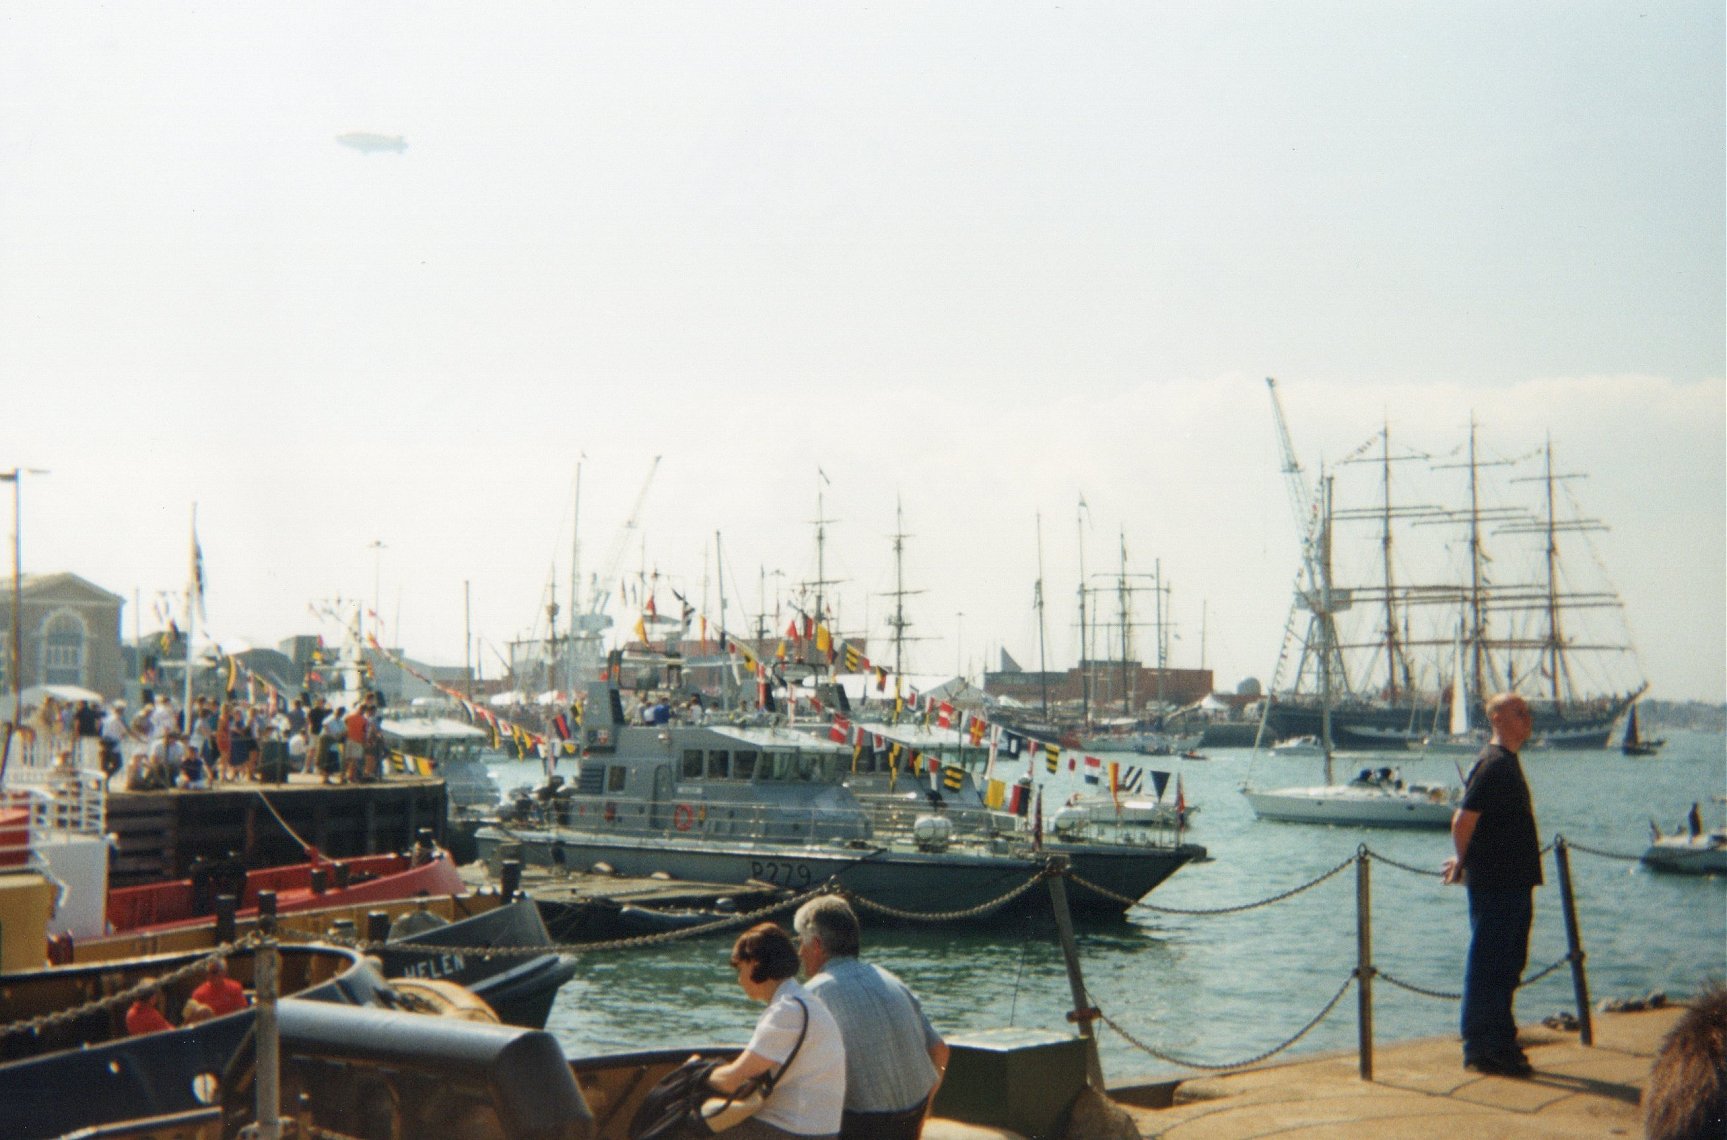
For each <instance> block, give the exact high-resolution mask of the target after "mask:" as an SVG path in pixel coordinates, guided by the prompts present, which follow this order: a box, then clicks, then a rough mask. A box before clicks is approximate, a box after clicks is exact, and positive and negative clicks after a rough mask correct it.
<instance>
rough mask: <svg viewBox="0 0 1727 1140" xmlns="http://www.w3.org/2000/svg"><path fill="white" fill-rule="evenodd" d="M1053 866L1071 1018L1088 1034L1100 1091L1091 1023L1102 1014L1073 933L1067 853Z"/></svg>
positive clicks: (1088, 1065) (1053, 903) (1089, 1075)
mask: <svg viewBox="0 0 1727 1140" xmlns="http://www.w3.org/2000/svg"><path fill="white" fill-rule="evenodd" d="M1048 866H1049V869H1050V871H1052V872H1054V873H1053V874H1051V875H1050V876H1049V901H1050V909H1051V910H1053V911H1054V912H1055V930H1056V934H1057V936H1058V937H1059V938H1060V939H1061V956H1062V958H1063V959H1065V960H1066V962H1067V984H1068V987H1069V988H1070V989H1071V990H1072V991H1073V1012H1072V1013H1070V1014H1068V1015H1067V1019H1068V1020H1069V1021H1072V1022H1076V1023H1078V1025H1079V1035H1080V1036H1081V1037H1083V1038H1085V1074H1086V1080H1087V1081H1088V1082H1089V1083H1090V1085H1091V1087H1092V1088H1094V1089H1096V1090H1097V1091H1099V1092H1102V1091H1103V1089H1104V1084H1103V1062H1102V1061H1101V1060H1099V1059H1098V1055H1097V1035H1096V1034H1094V1033H1093V1032H1092V1030H1091V1023H1092V1021H1093V1020H1095V1019H1096V1018H1097V1017H1098V1011H1097V1010H1096V1009H1094V1008H1093V1007H1091V1006H1090V1005H1088V1004H1086V1000H1085V979H1084V978H1083V977H1081V976H1080V972H1079V945H1078V944H1077V943H1076V942H1075V941H1074V937H1073V916H1072V915H1071V914H1069V913H1068V909H1067V882H1066V874H1067V856H1065V855H1052V856H1050V857H1049V864H1048Z"/></svg>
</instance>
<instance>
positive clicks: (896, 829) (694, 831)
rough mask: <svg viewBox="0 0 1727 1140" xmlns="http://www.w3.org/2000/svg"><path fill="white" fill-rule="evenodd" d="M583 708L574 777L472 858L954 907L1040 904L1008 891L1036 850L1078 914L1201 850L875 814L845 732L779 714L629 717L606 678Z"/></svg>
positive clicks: (959, 911) (533, 801)
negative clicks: (703, 720)
mask: <svg viewBox="0 0 1727 1140" xmlns="http://www.w3.org/2000/svg"><path fill="white" fill-rule="evenodd" d="M585 709H586V713H585V720H584V724H583V726H582V730H581V745H582V754H581V761H580V769H579V773H578V775H577V778H576V780H575V783H574V784H573V785H569V784H560V783H558V782H557V779H556V778H555V777H554V781H553V783H552V784H550V785H548V786H547V787H546V788H543V789H541V790H540V792H539V793H538V794H537V795H535V796H533V797H530V798H528V800H526V801H523V802H519V803H518V804H517V805H515V809H514V810H513V811H510V810H506V811H505V812H503V813H501V814H500V818H499V820H498V821H497V822H496V823H494V824H492V825H489V826H484V827H481V828H480V829H479V831H478V832H477V834H476V841H477V845H478V849H479V856H480V858H482V859H485V860H487V861H488V862H494V863H495V862H496V861H497V860H498V859H500V858H502V857H503V856H505V855H509V856H512V857H516V858H520V859H521V860H522V861H523V862H524V863H526V864H528V865H530V866H549V867H554V868H555V867H566V868H568V869H570V870H572V871H588V870H592V869H593V868H594V866H595V865H596V864H605V865H607V866H609V867H610V868H612V869H613V870H614V871H616V872H617V873H619V874H623V875H637V876H647V875H653V874H656V873H664V874H667V875H670V876H672V877H673V878H678V879H688V880H693V881H701V882H710V883H746V882H750V881H752V880H753V881H757V882H762V883H770V884H773V885H776V886H780V887H785V888H789V889H792V890H799V891H801V890H808V889H811V888H814V887H817V886H820V885H821V884H823V883H826V882H829V881H830V880H837V882H838V883H839V884H840V885H842V886H843V887H845V888H846V889H847V890H849V891H851V892H853V893H855V894H856V895H859V896H861V897H863V898H865V899H867V900H869V901H871V902H875V903H879V904H882V905H884V906H888V907H893V908H896V909H899V910H903V911H907V912H913V913H916V914H919V915H934V914H941V915H945V916H949V917H952V918H954V919H956V920H958V919H986V918H994V917H1004V916H1006V915H1009V914H1015V913H1024V912H1027V911H1033V910H1041V911H1046V912H1047V909H1048V907H1049V900H1048V896H1047V894H1046V893H1045V892H1044V891H1042V890H1031V891H1024V892H1020V893H1018V894H1017V895H1016V894H1014V893H1013V892H1014V889H1015V888H1016V887H1018V886H1021V885H1023V884H1025V883H1026V882H1027V881H1028V880H1029V879H1030V878H1031V877H1032V876H1033V875H1034V874H1036V873H1037V872H1038V871H1040V870H1041V869H1042V868H1043V867H1044V866H1045V865H1046V863H1047V861H1048V857H1049V856H1050V855H1058V854H1059V855H1063V856H1066V857H1067V858H1068V860H1069V863H1070V866H1071V869H1072V874H1073V878H1072V879H1070V881H1069V889H1068V891H1067V896H1068V901H1069V906H1070V908H1071V909H1072V911H1073V912H1074V913H1075V914H1079V915H1119V914H1121V913H1122V912H1123V911H1125V910H1126V909H1127V908H1128V907H1129V906H1131V905H1132V904H1133V903H1134V902H1135V901H1137V900H1139V899H1140V898H1142V897H1144V896H1145V895H1146V894H1147V893H1148V892H1150V891H1151V890H1152V889H1153V888H1154V887H1156V886H1157V885H1158V884H1159V883H1161V882H1163V881H1164V880H1165V879H1167V878H1168V877H1169V876H1170V875H1172V874H1174V873H1175V871H1176V870H1177V869H1178V868H1180V867H1181V866H1182V864H1184V863H1187V862H1189V861H1191V860H1194V859H1200V858H1203V857H1204V856H1205V849H1204V848H1203V847H1199V846H1197V845H1195V844H1190V843H1183V842H1180V841H1179V834H1178V833H1176V832H1173V831H1172V832H1170V833H1168V835H1167V837H1166V839H1165V841H1162V842H1146V841H1144V840H1143V838H1141V839H1140V840H1139V841H1137V842H1132V843H1125V842H1121V843H1113V842H1101V841H1099V842H1085V841H1069V840H1067V839H1065V838H1064V839H1051V838H1040V837H1034V836H1032V835H1028V834H1024V833H1019V832H1008V831H997V830H994V829H973V828H971V827H968V826H964V825H963V822H962V823H961V824H959V825H956V820H955V819H953V818H949V817H948V815H947V813H945V812H944V811H942V810H941V809H940V806H939V805H937V804H932V805H931V809H930V811H929V812H927V813H922V814H916V815H911V816H908V815H907V814H906V813H904V812H898V813H892V814H888V813H883V812H881V811H879V810H873V809H872V808H871V807H870V806H869V805H867V804H866V803H865V802H864V801H862V800H860V799H859V798H858V797H857V796H855V795H854V794H853V793H852V791H851V790H850V789H849V788H848V787H846V786H845V780H846V778H847V777H848V776H849V775H850V772H851V765H852V751H851V749H850V748H849V747H846V746H845V745H842V744H838V743H834V742H832V741H830V740H825V739H820V738H817V737H814V736H811V735H810V734H808V733H807V732H801V731H794V730H791V729H788V728H785V727H783V726H778V725H730V724H714V723H708V724H695V723H687V722H680V721H676V720H670V721H668V722H667V723H662V724H628V723H625V718H624V715H623V710H622V703H621V700H620V698H619V694H618V691H617V689H616V688H613V687H611V686H606V685H596V686H593V687H592V688H590V691H589V695H588V701H587V703H586V705H585ZM1094 887H1095V888H1101V890H1098V889H1094Z"/></svg>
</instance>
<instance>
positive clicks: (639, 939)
mask: <svg viewBox="0 0 1727 1140" xmlns="http://www.w3.org/2000/svg"><path fill="white" fill-rule="evenodd" d="M1055 873H1056V872H1054V871H1052V870H1051V869H1050V868H1049V867H1048V866H1047V865H1046V866H1044V867H1042V868H1040V869H1038V870H1037V871H1035V872H1033V873H1032V874H1031V875H1030V876H1029V877H1028V878H1027V879H1026V880H1025V882H1023V883H1020V884H1019V885H1017V886H1015V887H1013V888H1012V889H1011V890H1008V891H1007V892H1005V893H1003V894H1001V895H999V896H997V897H995V898H993V899H989V900H987V901H985V902H981V903H979V904H977V905H976V906H973V907H968V908H966V909H964V910H942V911H919V910H905V909H903V908H900V907H893V906H889V905H887V904H886V903H880V902H876V901H875V900H874V899H870V898H867V897H865V896H863V895H860V894H858V893H857V892H855V891H853V890H851V889H850V888H848V887H846V886H845V885H844V884H842V883H841V882H839V880H837V879H829V880H828V881H827V882H825V883H823V884H822V885H821V886H819V887H816V888H814V889H812V890H809V891H805V892H804V893H803V894H801V895H794V896H793V897H791V898H789V899H781V900H780V901H778V902H774V903H769V904H768V905H767V906H763V907H758V908H757V909H755V910H749V911H741V912H739V913H738V914H732V915H726V916H724V917H722V918H717V919H715V920H714V921H712V922H705V923H700V924H698V925H695V926H686V927H681V928H679V929H677V930H662V931H656V932H654V933H652V934H637V935H631V936H630V937H627V938H613V939H608V940H606V941H602V942H567V943H566V942H552V943H542V944H540V945H537V946H451V945H448V944H445V943H420V942H377V941H368V940H366V939H362V938H357V937H353V936H350V935H345V934H330V933H327V934H306V933H299V932H295V933H291V934H285V935H283V937H285V938H289V939H293V940H296V941H299V942H305V943H310V942H327V943H334V944H336V945H340V946H347V947H351V948H353V949H355V950H360V951H362V952H365V953H375V952H377V951H379V950H382V949H385V948H388V949H389V950H391V951H392V952H395V953H407V954H426V955H434V954H463V955H475V956H487V955H490V956H494V957H521V958H537V957H539V956H540V955H542V954H571V955H576V954H587V953H593V952H595V951H610V950H630V949H635V948H637V947H642V946H663V945H667V944H669V943H673V942H681V941H683V940H684V939H687V938H703V937H706V936H707V935H710V934H716V933H718V932H720V931H722V930H728V929H733V928H736V927H743V926H753V925H755V924H756V923H758V922H762V921H764V920H765V919H767V918H770V917H772V916H773V915H776V914H782V913H785V912H787V911H792V910H796V909H797V908H798V907H800V906H802V905H803V904H804V903H806V902H808V901H810V900H811V899H813V898H816V897H818V896H820V895H828V894H837V895H842V896H844V897H845V898H846V899H847V900H848V901H849V902H851V903H853V904H854V905H856V906H857V907H859V908H860V909H863V910H868V911H872V912H874V913H876V914H881V915H885V916H888V917H890V918H895V919H899V920H901V921H905V922H928V923H944V922H955V921H960V920H964V919H971V918H983V917H985V916H987V915H989V914H992V913H994V912H995V911H997V910H1000V909H1001V908H1002V907H1004V906H1006V905H1008V904H1009V903H1011V902H1013V901H1014V900H1015V899H1017V898H1019V897H1020V896H1021V895H1023V894H1025V893H1026V892H1027V891H1029V890H1031V889H1032V888H1034V887H1036V886H1037V885H1038V884H1039V883H1041V882H1043V881H1045V880H1046V879H1048V878H1049V877H1050V876H1051V875H1052V874H1055ZM1106 893H1107V892H1106ZM1117 897H1119V896H1117Z"/></svg>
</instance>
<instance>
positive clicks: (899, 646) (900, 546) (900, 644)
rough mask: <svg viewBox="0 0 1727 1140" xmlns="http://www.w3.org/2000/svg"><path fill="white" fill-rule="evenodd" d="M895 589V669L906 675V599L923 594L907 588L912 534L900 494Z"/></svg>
mask: <svg viewBox="0 0 1727 1140" xmlns="http://www.w3.org/2000/svg"><path fill="white" fill-rule="evenodd" d="M893 521H894V533H893V589H892V590H891V591H890V592H889V594H888V596H889V597H891V598H892V599H893V613H892V614H890V615H889V616H888V619H887V624H888V628H889V629H891V630H893V671H894V672H895V673H896V674H898V675H899V676H902V677H903V676H904V675H905V643H906V641H907V638H906V635H905V631H906V630H908V629H910V628H911V621H910V619H908V618H907V617H906V616H905V600H906V597H907V595H909V594H921V593H923V591H922V590H908V589H906V588H905V540H906V539H908V538H911V537H912V536H911V535H909V534H907V533H906V532H905V511H904V507H903V505H902V504H901V502H900V498H899V496H898V495H895V496H894V501H893Z"/></svg>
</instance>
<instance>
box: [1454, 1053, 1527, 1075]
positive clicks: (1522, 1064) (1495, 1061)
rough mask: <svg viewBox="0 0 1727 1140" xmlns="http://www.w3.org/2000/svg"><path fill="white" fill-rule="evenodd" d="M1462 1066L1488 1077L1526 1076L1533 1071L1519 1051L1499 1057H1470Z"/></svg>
mask: <svg viewBox="0 0 1727 1140" xmlns="http://www.w3.org/2000/svg"><path fill="white" fill-rule="evenodd" d="M1463 1067H1464V1068H1465V1069H1469V1070H1471V1071H1473V1072H1477V1073H1482V1074H1485V1075H1487V1076H1490V1077H1527V1076H1529V1075H1530V1074H1531V1073H1533V1072H1534V1071H1535V1067H1534V1066H1533V1065H1531V1064H1530V1063H1529V1059H1528V1058H1527V1057H1524V1056H1523V1055H1522V1054H1520V1053H1512V1054H1508V1055H1506V1056H1501V1057H1470V1058H1466V1059H1465V1060H1464V1062H1463Z"/></svg>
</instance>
